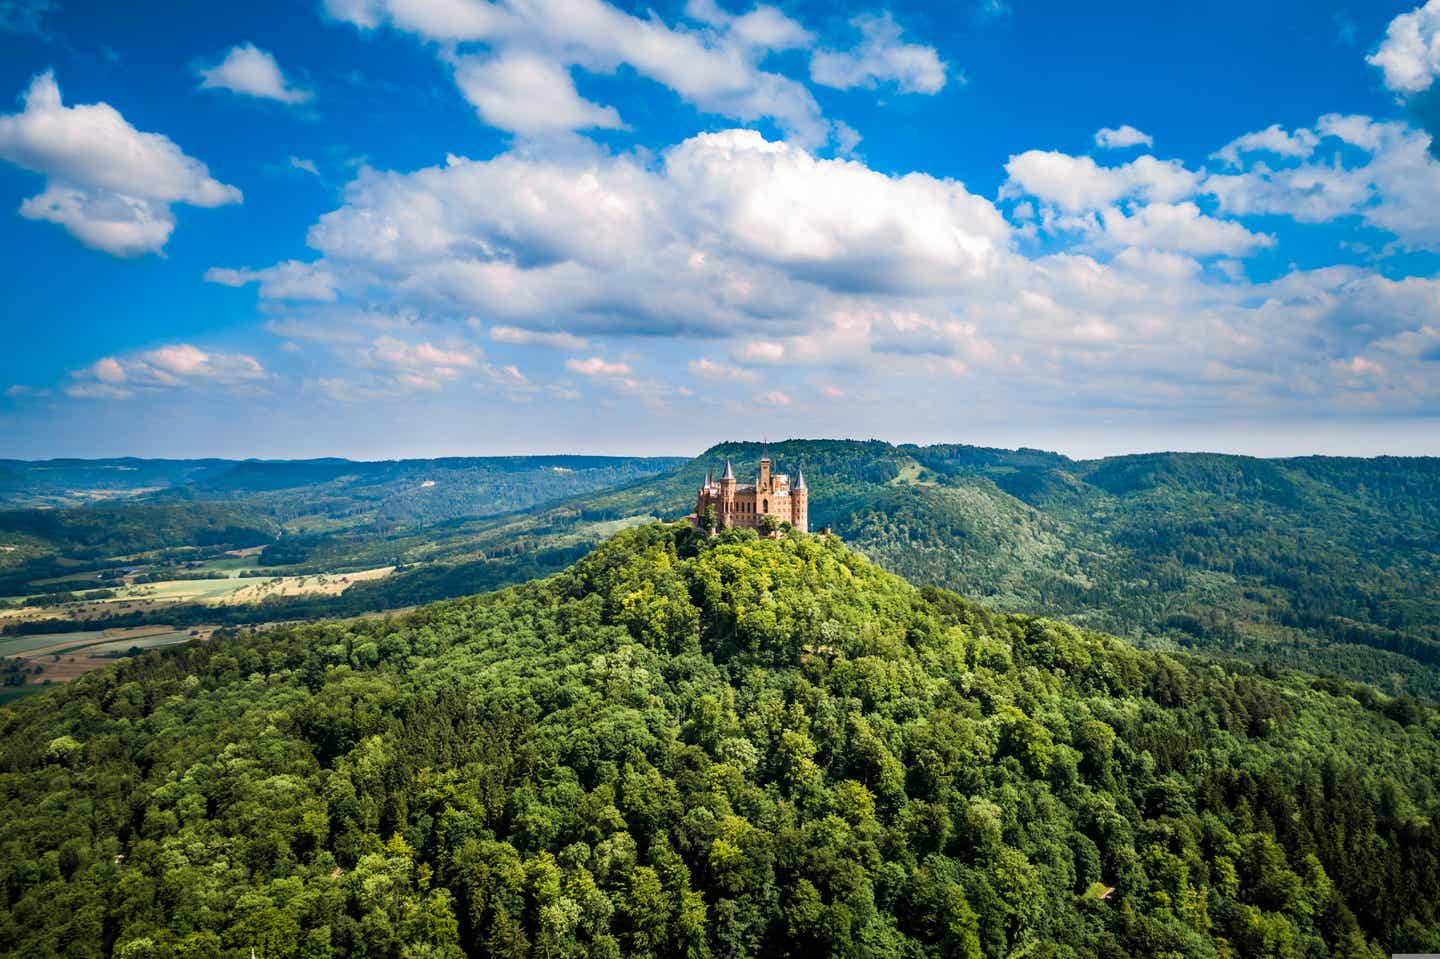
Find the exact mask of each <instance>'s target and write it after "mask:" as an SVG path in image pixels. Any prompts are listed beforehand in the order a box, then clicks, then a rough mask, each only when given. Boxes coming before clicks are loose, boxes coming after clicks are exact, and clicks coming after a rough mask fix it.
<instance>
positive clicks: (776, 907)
mask: <svg viewBox="0 0 1440 959" xmlns="http://www.w3.org/2000/svg"><path fill="white" fill-rule="evenodd" d="M807 476H808V470H807ZM1437 733H1440V717H1437V714H1436V712H1435V710H1434V709H1432V708H1431V707H1428V706H1424V705H1420V704H1418V703H1415V702H1413V701H1407V700H1403V699H1390V698H1388V697H1386V696H1384V695H1381V694H1377V693H1375V692H1374V691H1372V690H1371V689H1370V688H1369V687H1365V686H1360V685H1351V684H1347V683H1344V682H1340V681H1335V680H1320V679H1311V678H1307V677H1305V676H1304V675H1301V674H1295V673H1288V672H1287V673H1283V674H1280V675H1269V676H1267V675H1262V674H1261V673H1260V672H1259V671H1258V670H1257V669H1256V667H1253V666H1250V665H1247V664H1244V663H1238V662H1234V663H1230V664H1222V663H1216V662H1209V661H1203V660H1198V659H1191V658H1187V657H1185V656H1183V655H1172V654H1165V653H1159V652H1154V651H1146V650H1137V649H1135V648H1133V647H1131V646H1129V645H1126V644H1123V643H1120V642H1118V641H1116V640H1113V639H1109V638H1107V637H1105V636H1102V635H1100V634H1097V633H1093V632H1089V631H1086V630H1081V629H1077V628H1075V627H1073V626H1070V625H1068V624H1065V623H1062V622H1058V621H1054V620H1048V619H1040V618H1031V617H1023V616H1015V615H1005V614H999V613H995V612H993V611H990V610H988V609H986V608H984V607H982V606H979V605H975V604H972V603H970V602H967V601H965V600H962V599H961V598H959V597H958V596H956V595H954V594H952V593H949V592H946V591H943V590H940V589H936V588H923V589H922V588H917V587H914V586H911V585H909V584H908V583H906V582H904V581H903V580H901V579H899V578H897V577H895V576H892V575H890V574H887V573H885V572H882V571H881V570H880V569H879V568H877V567H876V566H874V565H872V564H870V563H869V562H867V561H866V560H865V559H863V558H862V557H861V556H859V555H858V554H856V553H854V552H851V551H850V550H848V549H847V548H846V547H845V546H843V545H842V544H841V542H840V541H839V540H838V539H837V538H835V537H829V538H822V537H816V536H803V535H800V534H791V535H789V536H787V537H785V538H782V539H779V540H762V539H757V538H756V536H755V535H754V534H753V533H751V532H741V531H731V532H727V533H724V534H722V535H721V536H720V537H719V538H718V539H716V540H714V541H709V540H705V539H703V538H702V537H700V536H699V535H698V534H696V533H694V532H693V531H692V530H690V529H688V528H686V527H684V526H683V525H662V524H650V525H645V526H640V527H636V528H633V529H630V530H627V531H625V532H623V533H621V534H619V535H618V536H616V537H615V538H613V539H612V540H610V541H608V542H606V543H605V544H603V545H602V546H601V547H600V548H598V549H597V550H595V551H594V552H593V553H592V554H590V555H589V556H587V557H586V558H584V559H583V560H581V561H580V562H579V563H577V564H576V565H574V566H573V567H572V568H570V569H568V570H567V571H564V572H562V573H560V574H558V575H555V576H552V577H550V578H548V579H544V580H539V581H535V582H532V583H529V584H525V585H522V586H519V587H514V588H510V589H506V590H503V591H500V592H497V593H491V594H487V595H482V596H476V597H472V598H468V599H463V600H457V601H450V602H446V603H442V604H438V605H433V606H429V607H425V608H423V609H421V610H419V611H417V612H415V613H413V614H409V615H406V616H403V617H397V618H393V619H385V620H371V621H364V622H354V623H336V622H316V623H312V624H308V625H303V626H296V627H292V628H285V629H280V630H276V631H273V632H270V633H267V634H263V635H235V636H231V637H228V638H227V637H220V638H217V639H215V640H214V641H211V642H209V643H204V644H190V645H187V646H181V647H172V648H169V649H165V650H160V651H154V652H150V653H147V654H145V655H143V656H139V657H136V658H134V659H131V660H127V661H124V662H121V663H119V664H117V665H116V666H115V667H113V668H112V669H107V670H104V671H101V672H98V673H93V674H90V675H87V676H84V677H82V678H80V679H78V680H76V681H75V682H74V683H73V684H71V685H70V686H67V687H64V688H60V689H57V690H54V691H52V692H49V693H47V694H46V695H44V696H41V697H36V698H35V699H32V700H30V701H28V702H25V703H22V704H20V705H17V706H12V707H9V708H5V709H0V802H3V804H4V810H3V816H0V952H3V953H5V954H7V955H15V956H25V957H27V959H44V957H49V956H61V955H63V956H75V957H80V956H117V957H125V959H142V957H147V959H148V957H177V959H178V957H182V956H184V957H198V956H208V957H234V959H243V957H246V956H249V955H250V954H251V950H254V954H255V955H256V956H257V957H262V959H283V957H321V956H374V957H396V959H399V957H460V956H473V957H481V956H484V957H492V956H493V957H500V956H505V957H516V956H528V957H540V956H575V957H581V956H585V957H590V956H621V955H624V956H682V955H683V956H692V957H701V956H713V957H717V959H718V957H732V956H734V957H740V956H762V955H777V954H800V955H822V954H830V955H846V956H886V957H890V956H894V957H916V959H918V957H922V956H937V957H938V956H945V957H981V956H983V957H989V959H1001V957H1009V956H1021V955H1023V956H1028V957H1092V956H1093V957H1122V956H1147V957H1151V956H1154V957H1162V956H1163V957H1221V956H1226V957H1228V956H1236V957H1276V959H1301V957H1305V959H1311V957H1315V959H1318V957H1325V956H1347V957H1359V956H1364V957H1375V959H1378V957H1380V956H1383V955H1385V954H1387V953H1388V952H1389V951H1392V950H1397V951H1398V950H1409V951H1419V950H1436V949H1440V935H1437V929H1440V831H1437V828H1440V827H1437V822H1440V818H1437V817H1440V794H1437V783H1440V738H1437Z"/></svg>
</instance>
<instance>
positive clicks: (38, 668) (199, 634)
mask: <svg viewBox="0 0 1440 959" xmlns="http://www.w3.org/2000/svg"><path fill="white" fill-rule="evenodd" d="M213 633H214V629H213V628H212V627H194V628H191V629H171V628H170V627H168V626H134V627H128V628H114V629H97V630H84V631H80V632H69V633H38V634H35V635H31V636H15V637H7V638H4V639H0V677H3V681H4V683H5V685H4V686H0V703H4V702H7V701H9V700H11V699H15V698H17V697H19V696H23V695H26V694H28V693H32V692H38V691H39V690H41V689H43V688H44V687H45V686H48V685H54V684H56V683H65V682H69V681H70V680H72V679H74V678H75V677H76V676H82V675H84V674H85V673H88V672H90V671H91V670H95V669H100V668H101V667H103V666H108V665H109V664H111V663H113V662H114V661H115V660H116V659H117V658H119V657H121V656H124V655H126V654H127V653H129V652H130V651H131V650H132V649H152V648H154V647H157V646H173V645H175V644H176V643H185V642H189V641H191V640H204V639H209V638H210V636H211V635H212V634H213Z"/></svg>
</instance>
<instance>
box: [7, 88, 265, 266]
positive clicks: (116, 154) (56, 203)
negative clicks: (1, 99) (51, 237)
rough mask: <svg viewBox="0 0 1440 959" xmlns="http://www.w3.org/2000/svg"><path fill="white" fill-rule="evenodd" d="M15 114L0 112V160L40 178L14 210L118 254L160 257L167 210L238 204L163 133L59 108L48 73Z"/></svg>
mask: <svg viewBox="0 0 1440 959" xmlns="http://www.w3.org/2000/svg"><path fill="white" fill-rule="evenodd" d="M24 99H25V107H24V109H23V110H22V111H21V112H19V113H12V114H7V115H3V116H0V158H3V159H5V160H7V161H9V162H10V163H13V164H15V165H16V166H19V167H23V168H24V169H26V170H30V171H32V172H34V173H39V174H41V175H43V176H45V177H46V187H45V190H44V191H43V192H42V193H41V194H39V195H38V196H35V197H31V198H30V199H28V200H26V201H25V202H24V203H23V204H22V205H21V207H20V213H21V215H22V216H25V217H28V218H30V219H38V220H47V221H49V222H52V223H57V224H59V225H61V226H63V227H65V228H66V229H67V230H69V231H70V233H71V234H73V235H74V236H75V237H76V238H77V239H78V240H80V241H81V242H82V243H84V244H85V245H86V246H90V247H93V248H95V249H99V250H104V251H106V252H108V253H112V254H114V255H116V256H122V257H129V256H139V255H141V254H144V253H158V252H159V251H160V250H162V249H163V248H164V246H165V243H166V241H168V240H169V238H170V234H171V232H172V231H173V230H174V228H175V217H174V214H173V212H172V210H171V206H172V205H173V204H175V203H188V204H191V205H194V206H202V207H216V206H222V205H224V204H227V203H239V202H240V201H241V194H240V191H239V190H237V189H236V188H235V187H233V186H227V185H226V184H224V183H221V182H220V181H218V180H216V179H215V178H214V177H212V176H211V175H210V171H209V169H208V168H207V167H206V166H205V164H204V163H201V162H200V161H199V160H196V159H194V158H193V157H190V156H187V155H186V154H185V153H184V152H183V151H182V150H181V149H180V148H179V147H178V146H176V145H175V143H174V142H172V141H171V140H170V139H169V138H168V137H166V136H163V135H161V134H158V133H142V132H141V131H139V130H136V129H135V128H134V127H133V126H131V125H130V124H129V123H127V122H126V120H125V118H124V117H123V116H121V115H120V113H119V111H117V110H116V109H115V108H114V107H112V106H110V105H109V104H107V103H93V104H86V105H81V106H74V107H67V106H65V105H64V103H63V102H62V101H61V98H60V87H59V85H58V84H57V83H56V82H55V76H54V74H52V73H44V74H41V75H40V76H38V77H36V78H35V79H34V81H33V82H32V83H31V84H30V88H29V90H28V91H27V92H26V93H25V98H24Z"/></svg>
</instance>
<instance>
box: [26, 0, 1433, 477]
mask: <svg viewBox="0 0 1440 959" xmlns="http://www.w3.org/2000/svg"><path fill="white" fill-rule="evenodd" d="M1437 78H1440V0H1428V2H1427V3H1425V4H1424V5H1422V6H1416V5H1415V0H1406V2H1398V3H1392V2H1387V0H1365V2H1363V3H1361V2H1358V0H1343V2H1337V3H1334V4H1331V3H1328V2H1325V0H1244V2H1240V0H1210V2H1207V3H1199V4H1155V3H1153V2H1145V3H1140V2H1129V0H1114V2H1110V0H1094V2H1091V3H1087V4H1075V3H1073V2H1070V0H953V2H947V3H945V4H936V3H918V2H896V3H873V4H872V3H869V2H866V0H862V2H860V3H857V4H836V3H808V2H807V3H780V4H776V5H771V4H759V5H754V4H750V3H739V4H737V3H734V2H729V0H662V2H659V3H657V4H654V5H649V4H639V3H629V2H625V0H615V2H606V0H495V2H489V0H281V2H266V0H256V2H251V3H246V4H224V5H214V4H194V3H159V2H150V0H135V2H132V3H126V4H115V3H109V2H79V0H0V282H3V285H4V291H5V295H4V297H3V299H0V457H21V458H41V457H51V456H119V455H138V456H169V457H189V456H230V457H250V456H257V457H302V456H319V455H337V456H350V457H356V458H372V459H373V458H390V457H404V456H436V455H484V454H508V453H538V452H547V453H548V452H581V453H615V454H621V453H624V454H691V453H696V452H699V451H700V450H703V449H704V448H706V447H707V446H709V445H711V444H713V443H716V442H720V441H724V440H739V439H750V440H754V439H762V438H769V439H772V440H778V439H782V438H787V437H863V438H868V437H878V438H882V439H886V440H891V441H894V442H966V443H979V444H985V445H999V446H1007V447H1016V446H1030V447H1040V448H1045V449H1055V450H1059V451H1061V452H1065V453H1068V454H1070V455H1074V456H1096V455H1108V454H1114V453H1122V452H1138V451H1144V450H1154V449H1208V450H1222V451H1232V452H1243V453H1250V454H1255V455H1267V456H1276V455H1299V454H1306V453H1329V454H1355V455H1374V454H1380V453H1390V454H1401V455H1416V454H1427V455H1437V454H1440V159H1437V157H1440V146H1437V142H1440V83H1437Z"/></svg>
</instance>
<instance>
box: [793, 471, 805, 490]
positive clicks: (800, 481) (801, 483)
mask: <svg viewBox="0 0 1440 959" xmlns="http://www.w3.org/2000/svg"><path fill="white" fill-rule="evenodd" d="M795 489H797V490H801V489H806V486H805V467H803V466H802V467H800V469H799V470H798V471H797V472H796V475H795Z"/></svg>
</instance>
